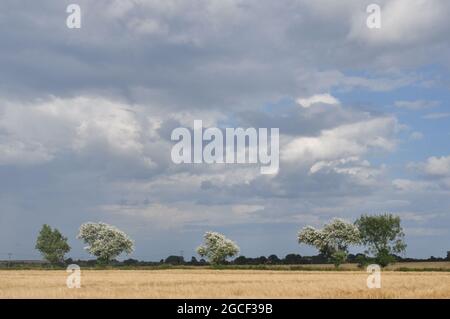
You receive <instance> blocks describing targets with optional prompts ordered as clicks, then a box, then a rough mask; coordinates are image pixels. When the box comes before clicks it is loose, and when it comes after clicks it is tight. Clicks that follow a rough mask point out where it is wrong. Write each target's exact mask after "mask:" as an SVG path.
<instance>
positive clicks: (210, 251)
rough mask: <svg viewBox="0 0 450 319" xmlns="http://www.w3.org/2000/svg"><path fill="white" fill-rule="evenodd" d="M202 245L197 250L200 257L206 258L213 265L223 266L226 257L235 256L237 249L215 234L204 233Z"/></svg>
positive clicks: (232, 243)
mask: <svg viewBox="0 0 450 319" xmlns="http://www.w3.org/2000/svg"><path fill="white" fill-rule="evenodd" d="M203 238H204V244H203V245H202V246H199V247H198V248H197V253H198V254H199V255H200V256H201V257H207V258H208V260H209V262H210V263H211V264H213V265H219V264H223V263H224V262H225V261H226V259H227V258H228V257H233V256H236V255H237V254H238V253H239V247H238V245H236V243H235V242H233V241H232V240H230V239H228V238H226V237H225V236H224V235H222V234H219V233H216V232H206V233H205V235H204V236H203Z"/></svg>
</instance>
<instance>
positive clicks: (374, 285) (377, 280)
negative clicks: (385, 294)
mask: <svg viewBox="0 0 450 319" xmlns="http://www.w3.org/2000/svg"><path fill="white" fill-rule="evenodd" d="M367 272H368V273H369V274H370V275H369V276H368V277H367V280H366V283H367V288H369V289H379V288H381V267H380V266H379V265H376V264H373V265H369V266H367Z"/></svg>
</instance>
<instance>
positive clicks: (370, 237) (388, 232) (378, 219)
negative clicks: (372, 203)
mask: <svg viewBox="0 0 450 319" xmlns="http://www.w3.org/2000/svg"><path fill="white" fill-rule="evenodd" d="M355 225H356V226H357V227H358V229H359V232H360V234H361V242H362V243H363V244H364V245H365V246H366V247H367V251H366V253H368V254H372V255H373V256H374V257H375V262H376V263H377V264H379V265H380V266H381V267H385V266H387V265H389V264H390V263H393V262H394V261H395V257H394V256H393V254H395V253H403V252H405V251H406V244H405V242H404V237H405V234H404V233H403V229H402V227H401V225H400V217H398V216H394V215H392V214H387V213H386V214H381V215H371V216H369V215H362V216H361V217H360V218H359V219H357V220H356V222H355Z"/></svg>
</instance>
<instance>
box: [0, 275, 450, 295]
mask: <svg viewBox="0 0 450 319" xmlns="http://www.w3.org/2000/svg"><path fill="white" fill-rule="evenodd" d="M67 275H68V274H67V273H66V272H65V271H61V270H58V271H56V270H20V271H17V270H9V271H0V298H450V273H449V272H391V271H386V272H383V273H382V287H381V288H380V289H368V288H367V286H366V279H367V274H366V273H365V272H363V271H341V272H337V271H336V272H331V271H267V270H263V271H257V270H211V269H199V270H186V269H173V270H86V271H82V277H81V285H82V287H81V288H79V289H69V288H67V286H66V278H67Z"/></svg>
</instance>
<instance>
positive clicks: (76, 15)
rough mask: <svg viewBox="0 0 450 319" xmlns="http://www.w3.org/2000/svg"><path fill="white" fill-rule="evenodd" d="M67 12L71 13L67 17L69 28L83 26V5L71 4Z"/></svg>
mask: <svg viewBox="0 0 450 319" xmlns="http://www.w3.org/2000/svg"><path fill="white" fill-rule="evenodd" d="M66 12H67V13H69V15H68V16H67V19H66V26H67V27H68V28H69V29H80V28H81V7H80V6H79V5H78V4H69V5H68V6H67V9H66Z"/></svg>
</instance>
